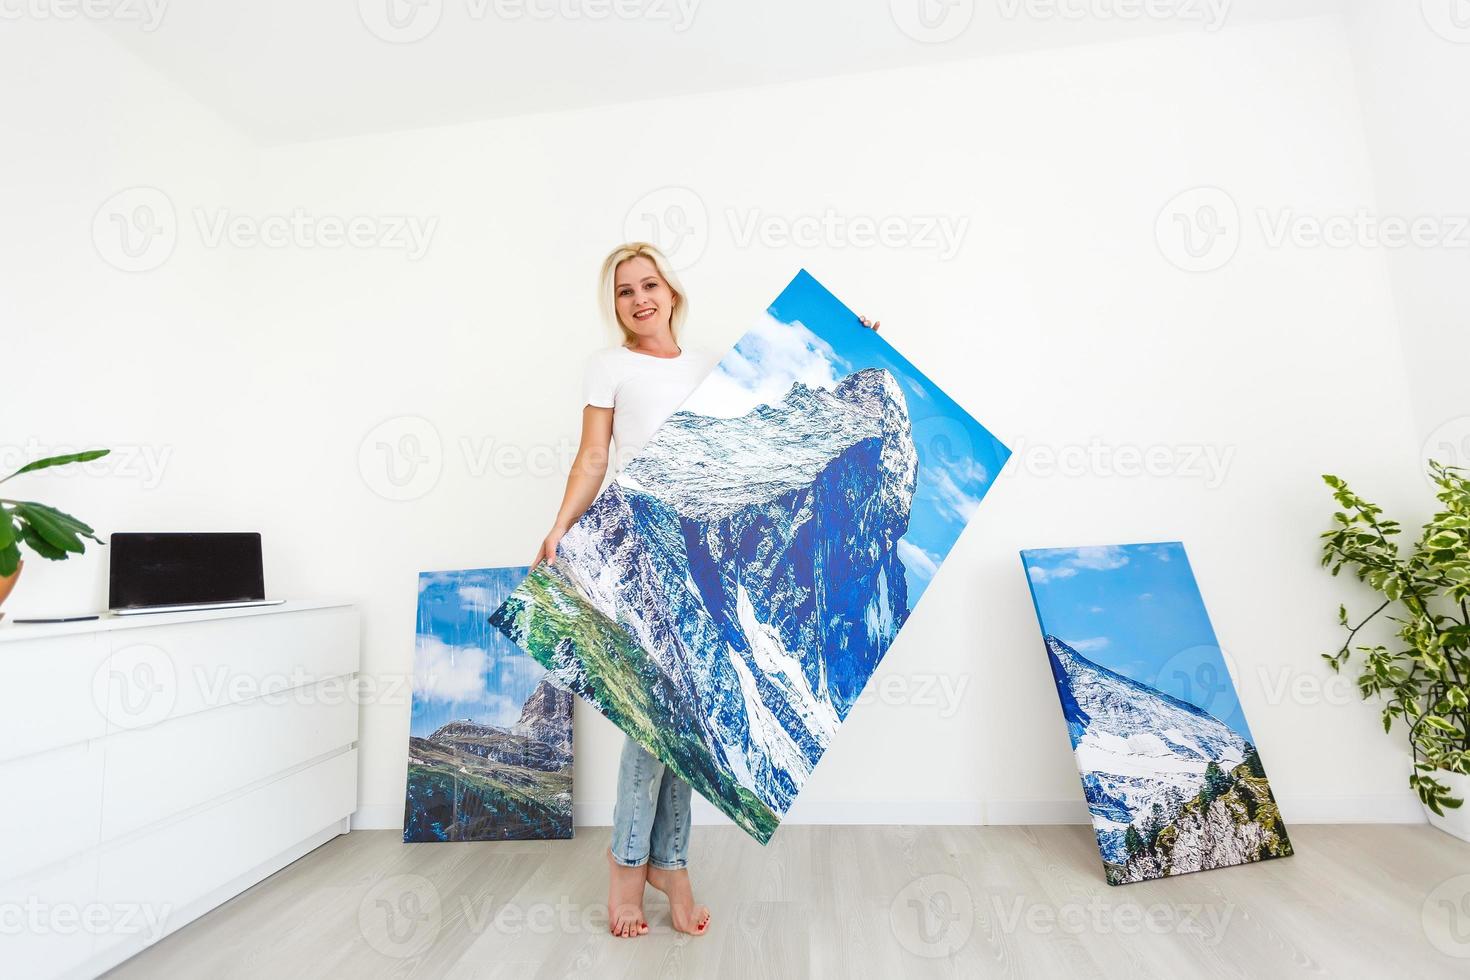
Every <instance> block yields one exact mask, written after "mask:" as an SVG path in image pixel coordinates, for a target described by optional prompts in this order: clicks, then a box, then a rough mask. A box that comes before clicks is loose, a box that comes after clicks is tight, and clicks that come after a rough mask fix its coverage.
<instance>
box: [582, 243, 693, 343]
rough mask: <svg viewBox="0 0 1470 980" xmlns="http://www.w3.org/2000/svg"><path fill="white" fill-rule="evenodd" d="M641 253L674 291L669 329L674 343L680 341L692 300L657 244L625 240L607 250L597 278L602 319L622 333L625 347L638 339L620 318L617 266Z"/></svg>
mask: <svg viewBox="0 0 1470 980" xmlns="http://www.w3.org/2000/svg"><path fill="white" fill-rule="evenodd" d="M640 255H641V256H643V257H644V258H646V259H648V260H649V261H651V262H652V263H653V266H654V268H655V269H657V270H658V274H659V277H660V278H661V279H663V281H664V282H666V283H668V285H669V289H670V290H671V291H672V292H673V294H674V308H673V310H672V311H671V312H670V314H669V332H670V333H672V334H673V335H674V343H676V344H677V343H678V342H679V331H680V330H681V329H682V328H683V326H684V321H685V320H686V319H687V318H688V316H689V300H688V298H687V297H686V296H685V295H684V286H683V284H681V283H680V282H679V277H678V276H676V275H675V274H674V270H673V268H672V267H670V265H669V260H668V259H666V258H664V253H662V252H660V251H659V250H658V247H657V246H656V245H651V244H649V243H648V242H624V243H623V244H621V245H619V246H618V247H617V248H615V249H613V250H612V251H611V252H609V253H607V258H605V259H603V260H602V275H601V277H600V278H599V280H598V303H599V305H600V306H601V307H602V316H603V319H604V320H606V321H607V323H608V325H609V326H610V327H612V328H613V329H614V330H616V331H617V332H618V333H620V334H621V335H622V338H623V346H625V347H626V346H627V345H628V344H631V343H632V342H633V341H634V340H636V339H637V336H638V335H637V334H635V333H633V331H631V330H629V329H628V328H627V326H625V325H624V324H623V322H622V321H621V320H619V319H618V303H617V296H616V293H617V288H618V284H617V272H618V266H620V265H622V264H623V263H624V262H626V261H628V260H629V259H632V258H637V257H638V256H640Z"/></svg>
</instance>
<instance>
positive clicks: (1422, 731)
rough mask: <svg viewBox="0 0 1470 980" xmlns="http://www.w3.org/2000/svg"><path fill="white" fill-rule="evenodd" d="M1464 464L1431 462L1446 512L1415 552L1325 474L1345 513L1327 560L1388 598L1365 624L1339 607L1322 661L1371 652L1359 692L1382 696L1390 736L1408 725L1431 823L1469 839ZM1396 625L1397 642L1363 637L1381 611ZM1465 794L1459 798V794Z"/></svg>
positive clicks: (1468, 529) (1415, 775) (1468, 540)
mask: <svg viewBox="0 0 1470 980" xmlns="http://www.w3.org/2000/svg"><path fill="white" fill-rule="evenodd" d="M1465 473H1466V471H1465V470H1464V469H1462V468H1460V467H1456V466H1444V465H1442V464H1440V463H1438V462H1434V461H1431V462H1430V463H1429V475H1430V478H1431V479H1432V481H1433V483H1434V485H1435V487H1436V488H1437V492H1436V494H1435V497H1436V499H1437V500H1439V502H1440V505H1441V509H1440V510H1439V511H1438V512H1437V513H1436V514H1435V515H1434V516H1433V517H1432V518H1431V519H1430V521H1429V523H1427V524H1425V525H1424V527H1423V530H1422V531H1421V533H1420V535H1419V538H1418V540H1417V541H1415V542H1414V543H1413V546H1412V548H1411V549H1410V550H1408V551H1407V553H1405V552H1403V551H1401V549H1400V548H1399V545H1398V543H1397V541H1396V538H1397V536H1398V534H1399V525H1398V522H1397V521H1392V520H1388V519H1387V518H1385V517H1383V511H1382V509H1381V508H1379V507H1378V506H1376V505H1374V504H1371V503H1369V502H1368V501H1366V500H1364V499H1363V498H1362V497H1359V496H1358V495H1357V494H1355V493H1354V492H1353V491H1352V490H1351V489H1350V488H1349V487H1348V485H1347V483H1346V482H1344V481H1343V480H1341V479H1339V478H1338V477H1335V476H1331V475H1324V476H1323V477H1322V479H1323V480H1325V481H1326V483H1327V485H1328V486H1329V487H1331V488H1332V495H1333V497H1334V499H1336V501H1337V503H1338V505H1339V506H1340V507H1341V508H1342V509H1341V510H1339V511H1338V512H1337V513H1336V514H1334V515H1333V520H1334V522H1335V526H1334V527H1333V528H1332V530H1330V531H1326V532H1324V533H1323V534H1322V539H1323V541H1322V564H1323V565H1324V566H1326V567H1330V568H1331V570H1332V574H1333V575H1336V574H1337V573H1338V572H1340V571H1342V569H1343V568H1348V569H1350V570H1351V571H1352V572H1353V573H1354V574H1355V575H1356V576H1357V577H1358V578H1359V579H1360V580H1362V581H1364V582H1366V583H1368V585H1369V586H1371V587H1372V588H1373V589H1374V590H1375V591H1376V592H1378V593H1379V594H1380V595H1381V596H1382V597H1383V601H1382V603H1381V604H1380V605H1379V606H1378V608H1377V609H1374V610H1373V611H1372V612H1371V613H1369V614H1368V615H1367V616H1366V617H1364V618H1363V619H1361V620H1360V621H1358V622H1357V623H1356V624H1354V623H1352V622H1351V621H1350V617H1349V616H1348V611H1347V607H1346V606H1339V607H1338V610H1337V615H1338V622H1339V623H1341V624H1342V626H1343V628H1344V629H1345V630H1346V631H1347V636H1346V638H1345V639H1344V640H1343V644H1342V647H1341V648H1339V649H1338V651H1337V652H1336V653H1331V654H1325V653H1324V654H1323V655H1322V657H1323V659H1325V660H1326V661H1327V662H1328V663H1329V664H1331V665H1332V669H1333V670H1340V669H1341V668H1342V666H1343V665H1344V664H1345V663H1346V662H1347V660H1348V658H1349V656H1350V655H1351V653H1352V652H1353V651H1354V650H1356V652H1357V653H1359V654H1360V655H1361V656H1362V669H1361V672H1360V674H1359V675H1358V692H1359V693H1360V694H1361V695H1362V696H1363V698H1364V699H1367V698H1369V697H1371V696H1374V695H1377V696H1379V697H1381V698H1383V699H1384V700H1383V730H1384V731H1385V732H1388V731H1389V730H1390V729H1391V728H1392V725H1393V720H1394V719H1395V718H1399V719H1402V720H1403V722H1404V724H1405V725H1406V726H1407V727H1408V736H1409V745H1410V747H1411V749H1412V750H1413V753H1414V768H1413V770H1412V771H1411V772H1410V774H1409V784H1410V785H1411V786H1412V787H1413V788H1414V789H1415V790H1416V791H1417V792H1418V794H1419V799H1420V801H1421V802H1422V803H1423V804H1424V807H1425V809H1426V811H1428V814H1429V818H1430V822H1431V823H1434V824H1435V825H1436V826H1438V827H1440V828H1441V829H1444V830H1447V831H1448V832H1449V833H1452V834H1455V835H1456V836H1460V837H1466V839H1470V837H1467V836H1466V835H1467V834H1470V820H1466V819H1463V818H1465V817H1466V816H1467V813H1461V814H1458V815H1457V816H1456V819H1455V820H1453V821H1451V820H1449V819H1448V818H1447V817H1446V815H1445V812H1444V811H1445V810H1446V809H1457V808H1459V807H1460V806H1461V805H1462V804H1463V802H1464V796H1465V794H1466V791H1467V790H1470V736H1467V732H1470V707H1467V691H1470V653H1467V650H1470V479H1467V478H1466V476H1465ZM1384 614H1387V618H1388V619H1390V620H1392V621H1393V622H1394V623H1396V624H1397V629H1396V631H1395V633H1396V636H1397V641H1398V642H1396V643H1395V644H1394V646H1395V647H1397V649H1390V648H1389V647H1387V646H1384V645H1382V644H1375V645H1358V646H1356V647H1354V645H1353V644H1354V640H1355V639H1356V637H1357V635H1358V632H1359V631H1360V630H1361V629H1363V627H1364V626H1366V625H1367V624H1368V623H1370V622H1372V621H1373V620H1375V619H1377V618H1378V617H1379V616H1380V615H1384ZM1457 793H1458V795H1456V794H1457Z"/></svg>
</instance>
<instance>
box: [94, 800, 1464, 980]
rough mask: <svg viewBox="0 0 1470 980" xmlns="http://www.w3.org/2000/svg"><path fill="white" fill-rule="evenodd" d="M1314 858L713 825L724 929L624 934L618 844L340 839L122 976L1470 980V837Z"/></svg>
mask: <svg viewBox="0 0 1470 980" xmlns="http://www.w3.org/2000/svg"><path fill="white" fill-rule="evenodd" d="M1290 833H1291V839H1292V843H1293V845H1294V847H1295V849H1296V854H1295V855H1294V856H1292V857H1288V858H1281V859H1278V860H1273V861H1265V862H1261V863H1259V864H1253V865H1246V866H1241V867H1235V868H1224V869H1221V870H1217V871H1208V872H1202V873H1198V874H1192V875H1181V876H1179V877H1176V878H1172V879H1167V880H1162V881H1153V882H1142V883H1139V884H1133V885H1122V886H1118V887H1109V886H1108V885H1106V884H1104V883H1103V882H1102V870H1101V866H1100V865H1099V862H1098V855H1097V848H1096V846H1095V844H1094V841H1093V836H1092V832H1091V830H1090V829H1089V828H1086V827H1081V826H1076V827H803V826H790V827H784V828H782V829H781V830H780V831H779V832H778V833H777V834H776V837H775V839H774V840H773V841H772V843H771V844H770V845H769V846H768V847H765V848H762V847H760V846H759V845H757V844H755V843H754V842H753V841H751V840H750V839H749V838H748V837H746V836H745V834H743V833H741V832H740V831H738V830H735V829H733V828H726V827H695V828H694V841H693V846H692V849H691V855H690V859H691V866H692V868H693V873H694V885H695V891H696V894H697V895H698V896H699V897H700V899H701V900H703V901H705V902H706V903H708V904H709V905H710V907H711V909H712V912H713V919H712V922H711V926H710V932H709V934H708V935H705V936H702V937H698V938H694V937H687V936H681V935H678V934H676V933H674V932H672V931H671V929H670V927H669V920H668V907H667V905H665V904H662V901H661V898H657V897H655V896H656V893H655V892H653V891H651V890H650V892H649V901H648V902H647V905H646V911H647V913H648V916H649V922H650V924H651V926H652V929H651V931H650V932H649V933H648V935H646V936H643V937H640V938H638V939H633V940H628V939H615V938H613V937H611V936H609V935H608V934H607V926H606V910H605V905H604V902H605V898H606V887H607V874H606V868H605V864H604V860H603V849H604V848H605V847H606V843H607V840H606V839H607V832H606V830H605V829H603V828H595V827H594V828H585V829H581V830H580V831H579V833H578V836H577V838H576V840H573V841H558V842H554V843H508V844H488V843H487V844H418V845H404V844H402V843H400V841H399V835H398V834H397V833H396V832H390V831H358V832H354V833H352V834H349V835H347V836H344V837H339V838H337V839H336V840H334V841H332V842H330V843H329V844H327V845H325V846H324V847H321V848H319V849H318V850H316V851H314V852H312V853H311V854H309V855H307V856H306V857H305V858H303V859H301V860H300V861H297V862H296V863H295V864H293V865H291V866H290V867H288V868H285V869H284V870H282V871H280V872H279V873H277V874H275V875H273V876H272V877H270V878H268V879H266V880H265V881H263V882H261V883H260V884H259V885H256V886H255V887H254V888H252V889H250V890H249V891H247V892H246V893H244V894H243V895H240V896H238V897H236V898H235V899H233V900H232V901H230V902H228V903H227V904H225V905H223V906H221V907H220V908H218V909H216V910H215V911H213V912H211V913H210V914H209V915H207V916H205V917H203V918H201V919H199V920H198V921H196V922H194V923H192V924H190V925H189V926H186V927H185V928H184V929H182V930H181V931H179V932H178V933H175V934H174V935H172V936H170V937H168V938H167V939H164V940H163V941H162V942H161V943H159V944H157V945H156V946H154V947H152V948H150V949H149V950H147V951H145V952H144V953H143V954H141V955H139V956H137V957H135V958H133V959H132V960H129V961H128V962H127V963H124V964H123V965H122V966H120V967H119V968H118V969H117V970H115V971H113V972H112V973H110V974H108V976H109V977H115V978H133V977H139V978H141V977H150V978H151V977H163V976H167V977H210V978H225V977H251V978H255V977H272V978H276V977H352V978H358V977H364V978H366V977H565V976H578V977H582V976H585V977H596V978H604V977H655V976H656V977H756V976H772V977H783V978H785V977H792V978H796V977H805V976H811V977H824V978H825V977H841V978H846V977H884V978H897V977H905V978H907V977H925V976H944V977H975V976H1017V977H1063V976H1066V977H1093V976H1096V977H1128V978H1137V977H1161V978H1170V980H1176V978H1181V977H1273V978H1276V977H1314V978H1322V977H1409V976H1413V977H1459V978H1465V977H1470V844H1466V843H1463V842H1461V841H1457V840H1455V839H1454V838H1452V837H1449V836H1448V835H1446V834H1443V833H1441V832H1439V831H1437V830H1435V829H1433V828H1431V827H1428V826H1426V825H1417V826H1414V825H1408V826H1379V825H1330V826H1329V825H1317V826H1293V827H1291V828H1290Z"/></svg>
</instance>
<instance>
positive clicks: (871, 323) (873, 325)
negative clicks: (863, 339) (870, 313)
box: [858, 316, 881, 330]
mask: <svg viewBox="0 0 1470 980" xmlns="http://www.w3.org/2000/svg"><path fill="white" fill-rule="evenodd" d="M858 319H859V320H861V321H862V322H863V326H865V327H867V328H868V329H869V330H877V329H878V325H879V323H880V322H881V321H879V320H869V319H868V318H867V317H865V316H860V317H858Z"/></svg>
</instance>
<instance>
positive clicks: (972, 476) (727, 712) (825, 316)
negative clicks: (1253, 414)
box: [491, 271, 1010, 843]
mask: <svg viewBox="0 0 1470 980" xmlns="http://www.w3.org/2000/svg"><path fill="white" fill-rule="evenodd" d="M1009 454H1010V451H1009V450H1008V449H1006V447H1005V446H1003V445H1001V443H1000V442H998V441H997V440H996V439H995V438H994V437H993V436H992V435H991V434H990V433H989V432H988V431H986V429H985V428H984V427H983V426H981V425H980V424H979V423H978V422H976V421H975V420H974V419H973V418H972V417H971V416H970V415H969V414H968V413H966V412H965V411H964V409H962V408H960V406H959V405H957V404H956V403H955V402H954V401H953V400H952V399H950V398H949V397H948V396H947V395H945V394H944V392H942V391H941V390H940V389H939V388H938V387H937V386H935V385H934V383H933V382H931V381H930V380H929V379H928V378H927V377H925V376H924V375H923V374H922V373H921V372H920V371H918V370H917V369H916V368H915V367H914V366H913V365H912V364H910V363H909V362H908V361H907V360H906V359H904V358H903V356H901V355H900V354H898V352H897V351H895V350H894V349H893V347H892V346H890V345H889V344H888V343H887V341H886V340H885V339H883V338H881V337H879V336H878V334H877V333H876V332H875V331H872V330H868V329H865V328H864V327H863V326H862V325H861V323H860V322H859V320H858V317H857V316H856V315H855V314H854V313H853V312H852V311H851V310H849V309H848V308H847V307H845V306H843V305H842V303H840V302H839V301H838V300H837V299H836V298H835V297H833V296H832V294H831V293H829V292H828V291H827V290H826V289H824V288H823V287H822V286H821V284H820V283H818V282H817V281H816V280H815V279H813V278H812V277H811V276H810V275H808V274H807V273H806V272H805V271H802V272H801V273H799V274H798V275H797V276H796V278H795V279H793V280H792V281H791V283H790V284H789V285H788V286H787V287H786V289H785V290H783V291H782V293H781V294H780V296H778V297H777V298H776V300H775V302H773V303H772V304H771V306H770V307H769V308H768V309H767V310H766V312H765V314H764V315H763V316H761V317H760V318H759V320H758V322H757V323H756V324H755V325H754V326H753V327H752V328H751V329H750V330H749V331H748V332H747V333H746V334H745V335H744V336H742V337H741V339H740V340H739V341H738V342H737V343H736V344H735V346H734V347H733V348H732V349H731V350H730V351H729V353H727V354H726V355H725V357H724V358H723V359H722V360H721V361H720V362H719V364H718V365H717V366H716V367H715V369H714V370H713V371H712V372H711V373H710V375H709V376H708V377H706V378H705V379H704V381H703V382H701V383H700V385H699V387H698V388H696V389H695V391H694V392H693V394H691V395H690V396H689V398H688V399H687V400H686V401H685V402H684V403H683V405H681V406H680V409H679V411H677V412H676V413H674V415H673V416H671V417H670V418H669V419H668V420H667V421H666V422H665V423H664V424H663V425H662V426H661V427H660V428H659V430H658V431H657V432H656V433H655V434H654V436H653V438H652V439H651V440H650V441H649V442H648V443H647V445H646V446H645V447H644V449H643V451H642V452H641V453H640V454H639V455H638V456H637V457H636V458H635V459H633V460H631V461H630V462H628V463H627V464H626V465H625V466H624V467H623V469H622V470H621V471H619V473H618V474H617V476H616V477H615V478H614V480H613V481H612V482H611V483H610V484H609V485H608V486H607V487H606V488H604V490H603V491H602V493H601V494H600V495H599V496H598V497H597V499H596V500H595V501H593V503H592V505H591V507H589V508H588V510H587V512H586V513H585V514H584V515H583V517H582V518H581V519H580V520H579V521H578V522H577V523H576V524H575V525H574V526H573V527H572V528H571V529H570V530H569V531H568V532H567V534H566V535H565V536H564V537H563V538H562V539H561V544H560V546H559V548H558V554H557V559H556V561H555V563H553V564H551V565H549V566H548V565H546V564H542V565H539V566H537V568H536V570H535V571H534V572H533V573H532V574H531V575H530V576H529V577H528V578H527V579H526V580H525V582H524V583H523V584H521V585H520V586H518V587H517V588H516V589H515V590H514V591H513V592H512V593H511V594H510V596H509V598H508V599H507V600H506V602H505V604H504V605H503V606H501V607H500V608H499V609H498V610H496V611H495V613H494V615H492V617H491V621H492V622H493V623H494V624H495V625H496V626H498V627H499V628H501V629H502V630H504V631H505V633H506V635H507V636H509V637H510V638H511V639H512V640H514V641H515V642H516V643H517V644H519V645H520V646H521V647H523V648H524V649H525V650H527V651H528V652H529V653H530V654H531V656H533V657H535V658H536V660H537V661H539V662H540V663H541V664H543V665H545V666H546V668H547V669H548V670H549V671H550V672H551V674H552V676H553V677H554V678H555V679H556V681H557V683H559V684H561V685H563V686H565V687H566V688H568V689H570V690H571V691H573V692H575V693H577V694H578V695H580V696H582V697H583V698H585V699H586V700H587V701H589V702H590V703H591V704H592V705H593V706H594V707H596V708H597V709H598V710H599V711H600V712H602V713H603V714H604V715H606V716H607V717H608V718H609V719H611V720H612V721H613V723H614V724H616V725H617V726H618V727H619V728H621V729H622V730H623V731H624V732H626V733H628V735H630V736H631V737H632V738H633V739H635V740H636V741H638V742H639V743H640V744H642V745H643V746H644V747H645V748H646V749H648V750H649V751H650V752H651V753H653V754H654V755H655V756H657V757H658V758H659V759H660V760H661V761H662V762H664V763H665V764H666V765H667V766H668V767H669V768H670V769H672V770H673V771H674V772H675V773H677V774H678V775H679V776H680V777H682V778H683V779H684V780H685V781H686V782H688V783H689V784H690V786H691V787H692V788H693V789H694V790H696V791H697V792H699V793H700V794H701V795H702V796H704V797H705V798H706V799H708V800H709V801H710V802H711V803H713V804H714V805H715V806H716V807H718V808H719V809H720V810H722V811H723V812H724V813H725V814H726V815H728V816H729V817H730V818H731V819H732V820H733V821H734V822H735V823H736V824H737V825H738V826H740V827H741V828H743V829H744V830H745V831H747V832H748V833H749V834H750V835H751V836H752V837H754V838H755V839H756V840H758V841H760V842H761V843H766V842H767V841H769V840H770V838H771V835H772V834H773V833H774V832H775V829H776V827H777V825H778V824H779V823H780V821H781V818H782V816H783V815H784V814H785V813H786V811H787V809H788V808H789V807H790V806H791V804H792V802H793V801H794V800H795V799H796V796H797V794H798V793H799V792H800V791H801V788H802V785H803V784H804V783H805V782H806V780H807V778H808V777H809V776H810V775H811V772H812V769H813V768H814V767H815V766H816V764H817V762H818V760H820V759H821V757H822V755H823V753H825V752H826V750H827V748H828V746H829V745H831V743H832V739H833V737H834V736H835V735H836V733H837V730H838V728H839V727H840V726H841V725H842V722H843V720H844V719H845V718H846V717H847V715H848V712H849V711H850V710H851V709H852V706H853V704H854V703H855V702H856V701H857V699H858V696H859V695H860V694H861V693H862V690H863V687H864V685H865V684H866V683H867V681H868V678H869V677H870V676H871V675H872V673H873V671H874V669H875V668H877V666H878V663H879V661H881V660H882V658H883V655H884V653H885V652H886V651H887V650H888V648H889V646H890V645H891V644H892V643H893V639H894V637H896V636H897V635H898V632H899V630H900V629H902V628H903V625H904V623H905V622H906V621H907V619H908V617H909V616H910V614H911V613H912V611H913V609H914V607H915V605H916V603H917V602H918V600H919V598H920V597H921V596H922V595H923V593H924V590H925V589H926V588H928V586H929V583H930V580H931V579H932V578H933V576H934V574H935V571H936V570H937V569H938V567H939V566H940V564H941V563H942V562H943V561H944V559H945V557H946V555H948V554H949V552H950V549H951V548H952V547H953V546H954V543H955V541H956V539H957V538H958V537H959V535H960V532H961V531H962V530H963V529H964V527H965V525H966V524H967V523H968V522H969V520H970V518H971V517H972V516H973V514H974V512H975V509H976V507H977V506H978V505H979V503H980V500H981V498H982V497H984V496H985V494H986V492H987V491H988V490H989V489H990V486H991V484H992V482H993V481H994V479H995V477H996V474H997V473H998V472H999V471H1000V468H1001V466H1002V465H1004V463H1005V461H1006V458H1007V457H1008V456H1009Z"/></svg>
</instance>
